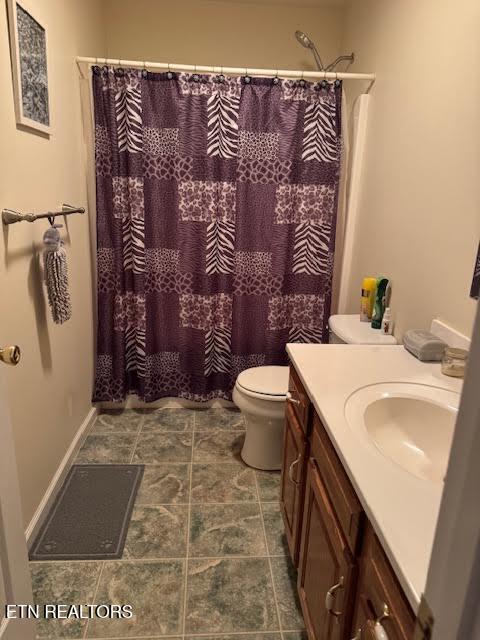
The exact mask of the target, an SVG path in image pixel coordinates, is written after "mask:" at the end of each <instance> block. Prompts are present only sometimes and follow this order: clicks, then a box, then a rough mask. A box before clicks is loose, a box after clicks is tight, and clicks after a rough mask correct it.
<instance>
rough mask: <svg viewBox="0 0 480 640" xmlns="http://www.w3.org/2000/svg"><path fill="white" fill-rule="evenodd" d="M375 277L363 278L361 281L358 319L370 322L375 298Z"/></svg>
mask: <svg viewBox="0 0 480 640" xmlns="http://www.w3.org/2000/svg"><path fill="white" fill-rule="evenodd" d="M376 285H377V280H376V279H375V278H364V279H363V282H362V298H361V300H360V320H361V321H362V322H370V320H371V319H372V312H373V303H374V300H375V287H376Z"/></svg>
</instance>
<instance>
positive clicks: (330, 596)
mask: <svg viewBox="0 0 480 640" xmlns="http://www.w3.org/2000/svg"><path fill="white" fill-rule="evenodd" d="M344 581H345V579H344V577H343V576H340V580H339V581H338V582H337V584H334V585H333V587H330V589H329V590H328V591H327V595H326V596H325V609H326V610H327V611H328V612H329V613H331V614H332V616H335V617H336V618H338V616H341V615H342V612H341V611H335V610H334V606H335V594H336V592H337V591H338V590H339V589H343V583H344Z"/></svg>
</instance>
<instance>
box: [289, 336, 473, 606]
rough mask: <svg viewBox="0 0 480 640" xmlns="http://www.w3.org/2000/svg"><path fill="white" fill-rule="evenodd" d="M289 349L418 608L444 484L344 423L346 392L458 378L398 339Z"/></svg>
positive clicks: (449, 383) (445, 383)
mask: <svg viewBox="0 0 480 640" xmlns="http://www.w3.org/2000/svg"><path fill="white" fill-rule="evenodd" d="M287 352H288V354H289V356H290V359H291V362H292V363H293V365H294V366H295V369H296V370H297V372H298V374H299V376H300V378H301V380H302V382H303V384H304V386H305V389H306V391H307V393H308V395H309V397H310V399H311V401H312V402H313V405H314V406H315V409H316V411H317V413H318V415H319V416H320V418H321V419H322V422H323V424H324V425H325V428H326V429H327V431H328V433H329V435H330V438H331V440H332V443H333V445H334V447H335V449H336V451H337V453H338V455H339V457H340V459H341V460H342V462H343V465H344V467H345V471H346V472H347V474H348V476H349V478H350V480H351V482H352V484H353V486H354V487H355V490H356V492H357V495H358V498H359V500H360V501H361V503H362V505H363V508H364V509H365V512H366V514H367V516H368V519H369V520H370V522H371V524H372V526H373V527H374V529H375V532H376V534H377V536H378V538H379V539H380V541H381V542H382V545H383V547H384V549H385V553H386V554H387V556H388V558H389V560H390V562H391V564H392V567H393V569H394V570H395V573H396V574H397V577H398V579H399V582H400V583H401V585H402V587H403V589H404V591H405V595H406V596H407V598H408V600H409V602H410V604H411V605H412V607H413V609H414V610H415V611H416V610H417V608H418V605H419V603H420V597H421V595H422V593H423V591H424V589H425V584H426V579H427V571H428V564H429V561H430V554H431V550H432V545H433V538H434V533H435V526H436V522H437V517H438V511H439V507H440V499H441V494H442V490H443V484H442V485H439V484H434V483H431V482H428V481H425V480H421V479H419V478H417V477H415V476H413V475H412V474H410V473H408V472H407V471H405V470H404V469H402V468H401V467H399V466H398V465H396V464H394V463H393V462H391V461H390V460H388V458H386V457H385V456H383V455H382V453H381V452H380V451H379V450H378V449H377V448H376V447H375V445H374V444H373V443H371V442H368V441H367V440H365V438H363V439H362V438H361V437H359V436H358V435H357V434H356V433H355V432H354V430H353V429H352V427H351V426H350V425H349V424H348V422H347V420H346V418H345V413H344V407H345V402H346V400H347V399H348V397H349V396H350V395H351V394H352V393H353V392H354V391H356V390H357V389H359V388H361V387H364V386H366V385H371V384H377V383H383V382H411V383H417V384H425V385H430V386H434V387H440V388H442V389H447V390H452V391H457V392H460V391H461V388H462V381H461V380H458V379H455V378H449V377H447V376H444V375H443V374H442V373H441V371H440V364H437V363H423V362H420V361H419V360H417V359H416V358H414V357H413V356H412V355H410V354H409V353H408V352H407V351H406V350H405V349H404V347H403V346H373V345H344V344H338V345H337V344H332V345H324V344H288V345H287Z"/></svg>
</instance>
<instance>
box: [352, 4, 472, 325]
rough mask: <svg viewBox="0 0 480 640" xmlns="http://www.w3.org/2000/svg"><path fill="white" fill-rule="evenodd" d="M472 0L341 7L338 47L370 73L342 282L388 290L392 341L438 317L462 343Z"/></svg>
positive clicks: (466, 306)
mask: <svg viewBox="0 0 480 640" xmlns="http://www.w3.org/2000/svg"><path fill="white" fill-rule="evenodd" d="M479 28H480V4H479V3H478V0H462V1H461V2H450V1H447V0H423V1H422V2H417V1H415V0H389V1H388V2H385V0H362V2H358V0H350V3H349V5H348V8H347V12H346V21H345V32H344V39H343V47H342V48H343V49H345V50H349V51H350V50H353V51H355V54H356V62H355V65H354V66H353V67H352V71H353V70H361V71H374V72H376V74H377V77H378V80H377V82H376V84H375V87H374V89H373V91H372V97H373V100H372V103H371V111H370V114H369V129H368V135H367V158H366V165H365V175H364V184H363V197H362V201H361V207H360V232H359V234H358V237H357V241H356V248H355V256H354V273H356V275H355V277H354V279H353V280H352V282H351V283H350V298H349V299H350V311H352V312H353V311H356V310H357V309H358V303H359V297H360V282H361V278H362V276H364V275H376V274H385V275H387V276H390V278H391V279H392V281H393V297H392V308H393V312H394V316H395V319H396V322H397V329H396V332H397V334H398V335H401V334H402V333H403V332H404V331H405V330H406V329H407V328H410V327H428V326H429V323H430V320H431V318H432V317H435V316H437V317H440V318H443V319H444V320H445V321H446V322H448V323H450V324H452V325H453V326H454V327H456V328H457V329H458V330H460V331H462V332H465V333H467V334H470V332H471V327H472V323H473V314H474V309H475V303H474V301H473V300H471V299H469V297H468V292H469V289H470V284H471V279H472V273H473V265H474V258H475V254H476V250H477V247H478V241H479V237H480V179H479V173H478V172H479V167H480V119H479V116H478V109H479V105H480V40H479V38H478V32H479Z"/></svg>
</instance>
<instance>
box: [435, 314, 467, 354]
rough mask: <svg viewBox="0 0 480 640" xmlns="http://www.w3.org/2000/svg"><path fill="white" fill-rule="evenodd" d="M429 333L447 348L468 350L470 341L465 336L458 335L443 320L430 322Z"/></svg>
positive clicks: (457, 332) (436, 319)
mask: <svg viewBox="0 0 480 640" xmlns="http://www.w3.org/2000/svg"><path fill="white" fill-rule="evenodd" d="M430 331H431V332H432V333H433V334H434V335H436V336H437V338H440V339H441V340H443V341H444V342H446V343H447V344H448V346H449V347H455V348H456V349H466V350H467V351H469V350H470V344H471V340H470V338H468V337H467V336H465V335H463V333H460V331H457V330H456V329H454V328H453V327H451V326H450V325H448V324H447V323H446V322H443V320H439V319H438V318H435V319H434V320H432V324H431V326H430Z"/></svg>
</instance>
